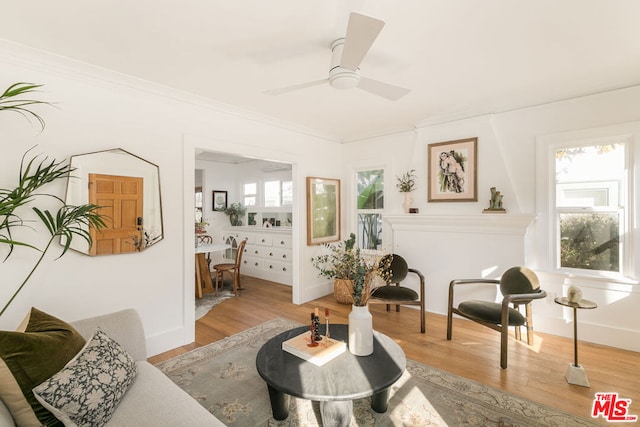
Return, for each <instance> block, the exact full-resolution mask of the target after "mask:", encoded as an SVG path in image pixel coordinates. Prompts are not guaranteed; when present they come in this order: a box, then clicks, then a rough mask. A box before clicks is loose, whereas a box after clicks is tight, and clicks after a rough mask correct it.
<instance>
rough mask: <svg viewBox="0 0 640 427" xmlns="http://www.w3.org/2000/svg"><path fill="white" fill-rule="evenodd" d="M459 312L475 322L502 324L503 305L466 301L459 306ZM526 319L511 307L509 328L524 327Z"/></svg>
mask: <svg viewBox="0 0 640 427" xmlns="http://www.w3.org/2000/svg"><path fill="white" fill-rule="evenodd" d="M458 311H460V312H461V313H462V314H464V315H465V316H468V317H469V318H471V319H473V320H479V321H481V322H489V323H493V324H495V325H500V324H501V323H502V304H499V303H497V302H489V301H477V300H473V301H464V302H461V303H460V305H458ZM525 323H526V319H525V317H524V316H523V315H522V314H520V312H519V311H517V310H514V309H513V308H511V307H509V326H522V325H524V324H525Z"/></svg>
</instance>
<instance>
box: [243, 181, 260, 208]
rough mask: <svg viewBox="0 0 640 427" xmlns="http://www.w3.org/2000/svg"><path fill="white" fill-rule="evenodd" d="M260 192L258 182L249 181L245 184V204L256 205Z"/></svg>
mask: <svg viewBox="0 0 640 427" xmlns="http://www.w3.org/2000/svg"><path fill="white" fill-rule="evenodd" d="M257 192H258V184H256V183H255V182H248V183H246V184H244V205H245V206H255V205H256V197H257Z"/></svg>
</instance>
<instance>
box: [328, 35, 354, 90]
mask: <svg viewBox="0 0 640 427" xmlns="http://www.w3.org/2000/svg"><path fill="white" fill-rule="evenodd" d="M343 48H344V38H340V39H338V40H336V41H334V42H333V43H331V68H330V69H329V84H330V85H331V86H332V87H334V88H336V89H353V88H354V87H357V86H358V83H359V82H360V69H359V68H357V69H356V70H355V71H353V70H349V69H348V68H344V67H341V66H340V60H341V59H342V49H343Z"/></svg>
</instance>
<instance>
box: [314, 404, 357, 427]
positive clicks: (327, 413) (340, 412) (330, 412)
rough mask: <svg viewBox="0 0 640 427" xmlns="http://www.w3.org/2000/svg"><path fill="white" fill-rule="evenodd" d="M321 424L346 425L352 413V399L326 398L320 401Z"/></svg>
mask: <svg viewBox="0 0 640 427" xmlns="http://www.w3.org/2000/svg"><path fill="white" fill-rule="evenodd" d="M320 414H321V415H322V425H323V426H336V427H348V426H349V424H351V416H352V415H353V401H352V400H327V401H323V402H320Z"/></svg>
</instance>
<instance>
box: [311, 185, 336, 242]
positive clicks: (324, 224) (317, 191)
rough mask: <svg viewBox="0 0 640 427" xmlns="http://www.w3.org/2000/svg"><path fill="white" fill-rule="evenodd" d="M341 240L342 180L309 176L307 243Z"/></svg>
mask: <svg viewBox="0 0 640 427" xmlns="http://www.w3.org/2000/svg"><path fill="white" fill-rule="evenodd" d="M338 240H340V180H339V179H331V178H315V177H307V245H319V244H322V243H329V242H336V241H338Z"/></svg>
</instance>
